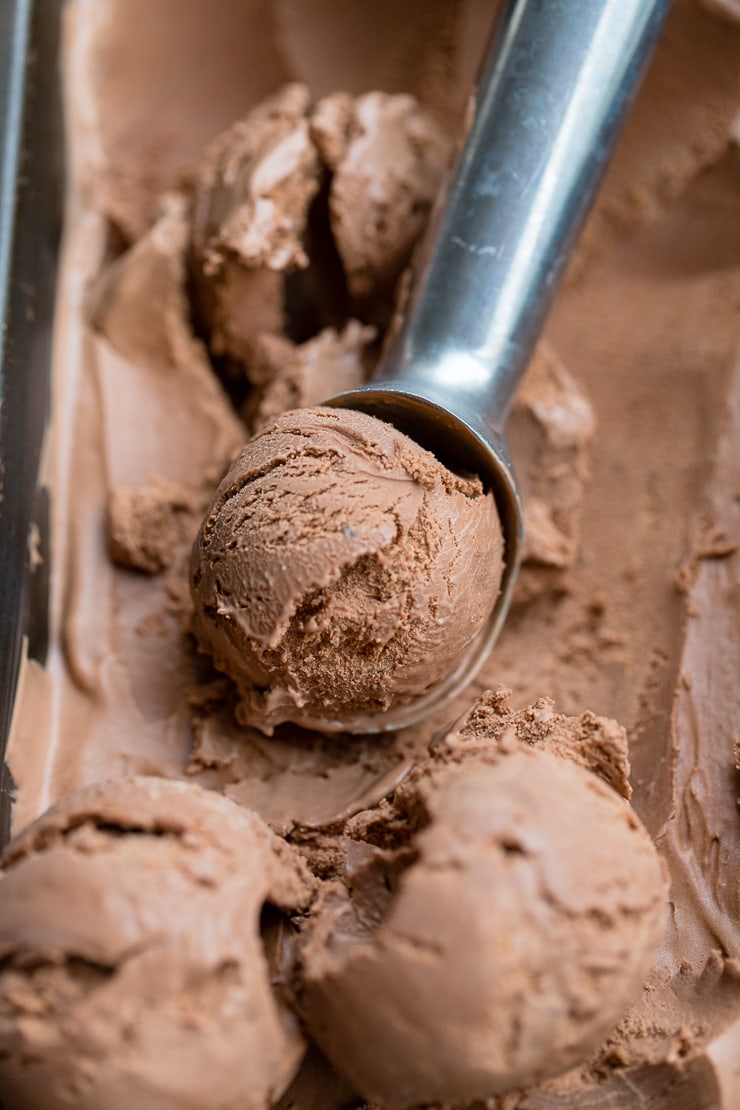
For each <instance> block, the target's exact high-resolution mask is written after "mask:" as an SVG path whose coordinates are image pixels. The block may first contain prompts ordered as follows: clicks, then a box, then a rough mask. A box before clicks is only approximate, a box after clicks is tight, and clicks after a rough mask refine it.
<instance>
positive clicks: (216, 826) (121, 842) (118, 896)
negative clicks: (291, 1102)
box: [0, 777, 312, 1110]
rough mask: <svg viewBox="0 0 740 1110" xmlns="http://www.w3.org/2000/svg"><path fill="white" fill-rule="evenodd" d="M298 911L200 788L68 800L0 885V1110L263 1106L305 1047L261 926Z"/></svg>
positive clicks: (254, 838) (156, 787)
mask: <svg viewBox="0 0 740 1110" xmlns="http://www.w3.org/2000/svg"><path fill="white" fill-rule="evenodd" d="M311 896H312V880H311V879H310V877H309V875H308V873H307V871H306V869H305V866H304V865H303V864H302V863H301V862H300V861H299V860H298V858H297V857H296V856H294V855H293V853H292V850H291V849H290V848H289V847H288V846H287V845H286V844H285V843H284V842H283V841H279V840H278V839H277V838H276V837H275V836H274V835H273V834H272V833H271V832H270V830H269V829H268V828H267V826H266V825H265V824H264V823H263V821H262V820H261V819H260V818H259V817H257V816H256V815H255V814H252V813H250V812H248V811H246V810H242V809H240V808H239V807H238V806H236V805H234V804H233V803H232V802H229V801H228V800H227V799H225V798H223V797H221V796H219V795H216V794H213V793H211V792H208V791H204V790H202V789H201V788H200V787H197V786H194V785H190V784H183V783H175V782H167V781H165V780H161V779H147V778H135V777H134V778H129V779H121V780H118V781H114V782H109V783H104V784H102V785H99V786H94V787H91V788H88V789H85V790H82V791H79V792H78V793H76V794H73V795H69V796H68V797H67V798H66V799H64V800H63V801H62V802H61V803H59V804H58V805H56V806H55V807H54V808H53V809H51V810H49V811H48V812H47V813H46V814H44V816H42V817H41V818H40V819H39V820H38V821H36V822H35V823H34V824H32V825H30V826H29V827H28V828H27V829H26V830H25V832H23V833H21V835H20V836H19V837H18V838H16V839H15V840H14V841H13V842H12V843H11V845H10V846H9V848H8V849H7V851H6V853H5V856H4V859H3V863H2V870H1V871H0V1091H2V1103H3V1107H4V1108H5V1110H15V1108H18V1110H21V1108H23V1110H28V1108H29V1107H33V1108H34V1110H50V1108H54V1110H56V1108H61V1107H64V1108H69V1107H72V1106H73V1107H75V1110H103V1108H105V1110H131V1108H132V1107H137V1108H138V1107H146V1108H147V1110H160V1108H168V1110H185V1108H188V1110H201V1108H203V1110H206V1108H207V1110H210V1108H211V1107H216V1106H218V1107H223V1108H224V1110H226V1108H233V1110H258V1108H263V1107H266V1106H268V1105H271V1104H272V1102H273V1100H274V1099H275V1098H276V1097H278V1096H279V1095H280V1094H281V1093H282V1091H283V1090H284V1089H285V1087H286V1086H287V1085H288V1084H289V1082H290V1080H291V1079H292V1077H293V1074H294V1073H295V1071H296V1070H297V1067H298V1064H299V1062H300V1060H301V1057H302V1055H303V1049H304V1045H303V1041H302V1038H301V1036H300V1034H299V1032H298V1029H297V1027H296V1024H295V1020H294V1018H293V1017H292V1015H291V1013H290V1012H289V1011H288V1010H287V1008H286V1007H285V1006H284V1005H283V1004H281V1003H280V1002H279V1000H278V998H277V997H276V995H275V993H274V992H273V990H272V989H271V985H270V970H269V968H268V962H267V958H266V955H265V947H264V944H263V938H262V936H261V932H260V918H261V914H262V911H263V908H264V907H265V906H266V905H268V904H269V905H273V906H275V907H280V909H282V910H285V911H291V910H294V909H296V908H298V907H305V906H306V905H307V903H308V902H309V901H310V899H311ZM275 916H276V917H277V913H276V915H275Z"/></svg>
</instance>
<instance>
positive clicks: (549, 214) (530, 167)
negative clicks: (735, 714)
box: [327, 0, 670, 727]
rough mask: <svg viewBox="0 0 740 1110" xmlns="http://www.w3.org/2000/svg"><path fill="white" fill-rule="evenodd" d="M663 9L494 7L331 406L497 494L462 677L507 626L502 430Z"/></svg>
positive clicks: (656, 5) (515, 524)
mask: <svg viewBox="0 0 740 1110" xmlns="http://www.w3.org/2000/svg"><path fill="white" fill-rule="evenodd" d="M669 7H670V0H510V2H509V3H507V4H504V5H503V6H502V12H501V17H500V20H499V22H498V24H497V26H496V28H495V29H494V33H493V36H492V39H491V44H490V46H489V49H488V51H487V54H486V59H485V62H484V65H483V67H482V70H481V74H480V78H479V81H478V84H477V87H476V89H475V90H474V92H473V94H472V96H471V99H470V103H469V108H468V117H467V118H468V132H467V137H466V138H465V141H464V145H463V147H462V149H461V152H460V155H459V157H458V159H457V161H456V163H455V166H454V168H453V171H452V173H451V174H450V177H449V181H448V183H447V186H446V188H445V187H443V189H442V190H441V192H440V195H439V197H438V200H437V204H436V208H435V210H434V212H433V214H432V219H431V222H430V227H429V231H428V233H427V236H426V238H425V240H424V242H423V244H422V247H421V250H420V252H419V255H418V262H417V266H416V269H415V272H414V276H413V279H412V281H411V282H410V284H409V289H408V294H407V297H406V303H405V306H404V307H403V311H400V312H399V313H398V314H397V321H398V322H399V326H398V327H397V329H396V332H395V335H393V337H392V338H391V340H390V342H389V344H388V345H387V347H386V354H385V357H384V358H383V359H382V361H381V364H380V366H379V367H378V371H377V373H376V375H375V380H374V381H372V382H370V383H369V384H368V385H365V386H362V387H360V388H359V389H356V390H352V391H351V392H346V393H343V394H341V395H340V396H338V397H334V398H332V399H331V400H330V401H328V402H327V404H329V405H336V406H341V407H346V408H353V409H359V410H361V411H363V412H367V413H371V414H373V415H374V416H377V417H379V418H380V419H382V420H386V421H388V422H390V423H392V424H394V425H395V426H396V427H397V428H399V429H401V430H402V431H404V432H405V433H406V434H407V435H409V436H411V437H412V438H413V439H415V440H416V441H417V442H418V443H420V444H422V445H423V446H425V447H427V448H428V449H429V450H431V451H432V452H434V454H436V455H437V457H438V458H440V459H441V460H442V461H443V462H444V463H446V464H447V465H448V466H450V467H451V468H452V469H454V470H458V471H459V470H463V471H469V472H473V473H475V474H479V475H480V477H481V478H482V480H483V483H484V486H485V487H486V488H489V489H492V490H493V491H494V494H495V497H496V503H497V507H498V511H499V515H500V517H501V523H502V526H503V530H504V537H505V564H506V565H505V570H504V575H503V579H502V583H501V591H500V594H499V597H498V600H497V603H496V605H495V607H494V610H493V612H492V614H491V618H490V620H489V622H488V626H487V628H486V629H485V631H484V633H483V634H482V635H481V636H480V638H479V641H478V645H477V652H476V654H475V656H474V657H471V658H470V659H469V661H468V666H467V670H466V672H465V674H462V675H460V678H459V685H460V686H462V685H464V684H465V683H467V682H468V681H470V679H471V678H472V677H473V676H474V675H475V673H476V672H477V670H478V668H479V667H480V666H481V664H482V663H483V661H484V659H485V658H486V656H487V654H488V652H489V650H490V648H491V647H492V645H493V643H494V641H495V639H496V637H497V635H498V633H499V631H500V629H501V626H502V624H503V621H504V618H505V616H506V612H507V610H508V607H509V603H510V601H511V596H512V592H513V587H514V581H515V578H516V574H517V570H518V566H519V561H520V553H521V542H522V530H523V529H522V506H521V501H520V496H519V491H518V486H517V480H516V475H515V473H514V469H513V467H512V463H511V459H510V457H509V453H508V450H507V446H506V441H505V438H504V435H503V432H504V427H505V424H506V419H507V416H508V413H509V409H510V406H511V403H512V401H513V398H514V395H515V393H516V390H517V386H518V385H519V382H520V381H521V379H522V376H523V374H524V371H525V369H526V367H527V364H528V361H529V358H530V355H531V353H532V350H533V348H534V344H535V342H536V340H537V338H538V336H539V334H540V331H541V329H542V325H543V323H544V320H545V317H546V315H547V312H548V310H549V308H550V305H551V303H552V300H553V297H554V295H555V292H556V289H557V286H558V282H559V279H560V277H561V275H562V273H563V270H564V268H565V265H566V263H567V261H568V259H569V257H570V253H571V250H572V248H573V245H574V243H575V241H576V238H577V236H578V233H579V231H580V229H581V227H582V225H583V222H584V219H585V217H586V214H587V212H588V209H589V207H590V204H591V201H592V200H593V197H594V195H595V193H596V189H597V186H598V184H599V181H600V179H601V176H602V173H603V171H604V169H605V167H606V164H607V162H608V160H609V156H610V154H611V151H612V148H613V146H614V142H615V139H616V136H617V134H618V130H619V125H620V123H621V121H622V119H623V117H624V115H625V112H626V110H627V108H628V106H629V103H630V101H631V98H632V95H633V93H634V91H635V89H636V87H637V84H638V81H639V78H640V76H641V74H642V71H643V69H644V66H645V64H646V62H647V59H648V58H649V55H650V52H651V49H652V46H653V44H654V42H655V39H656V37H657V34H658V32H659V30H660V27H661V25H662V22H663V19H664V17H665V15H666V13H667V11H668V8H669ZM449 692H450V691H449V690H448V693H449ZM455 692H456V691H455ZM384 727H392V724H391V722H390V721H387V722H386V725H385V726H384Z"/></svg>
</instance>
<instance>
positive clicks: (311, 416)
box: [191, 408, 503, 731]
mask: <svg viewBox="0 0 740 1110" xmlns="http://www.w3.org/2000/svg"><path fill="white" fill-rule="evenodd" d="M502 568H503V539H502V534H501V526H500V523H499V519H498V515H497V512H496V505H495V502H494V500H493V495H492V494H490V493H486V492H485V491H484V490H483V487H482V485H481V483H480V480H479V479H477V478H474V477H460V476H457V475H455V474H453V473H452V472H451V471H449V470H447V468H446V467H444V466H443V465H442V464H441V463H440V462H438V461H437V459H436V458H435V457H434V456H433V455H432V454H430V452H428V451H425V450H424V449H423V448H421V447H419V446H418V445H417V444H416V443H414V441H413V440H411V439H409V438H408V436H405V435H403V434H402V433H400V432H398V431H396V429H395V428H393V427H392V426H391V425H389V424H385V423H384V422H383V421H380V420H377V419H376V418H375V417H372V416H369V415H366V414H365V413H360V412H354V411H352V410H345V409H332V408H315V409H302V410H295V411H292V412H288V413H286V414H284V415H283V416H280V417H278V419H277V420H275V421H274V423H272V424H271V425H268V426H267V427H265V428H264V429H263V430H262V432H260V433H259V434H258V435H256V436H255V437H254V438H253V439H252V440H251V441H250V442H249V444H248V445H247V446H246V447H245V448H244V450H243V451H242V453H241V454H240V455H239V458H238V459H237V461H236V462H235V463H234V465H233V466H232V467H231V469H230V470H229V472H228V474H227V475H226V477H225V478H224V480H223V482H222V483H221V485H220V486H219V489H218V491H217V492H216V496H215V498H214V500H213V503H212V504H211V506H210V508H209V509H208V511H207V513H206V517H205V520H204V523H203V525H202V527H201V529H200V532H199V534H198V538H197V540H196V543H195V546H194V548H193V558H192V564H191V587H192V591H193V598H194V602H195V629H196V632H197V635H198V638H199V640H200V641H201V643H202V644H203V645H204V647H205V648H206V649H207V650H209V651H210V652H211V653H212V654H213V657H214V661H215V663H216V665H217V666H218V667H219V669H221V670H223V671H226V673H227V674H229V675H230V676H231V677H232V678H233V679H234V680H235V682H236V684H237V686H238V688H239V693H240V696H241V701H240V704H239V707H238V710H237V715H238V717H239V719H240V720H241V721H243V723H244V724H252V725H256V726H257V727H259V728H263V729H265V730H271V729H272V728H273V727H274V726H275V725H278V724H281V723H282V722H284V721H294V722H296V723H297V724H303V725H307V726H308V727H311V726H312V725H313V726H316V725H318V726H322V725H323V727H326V728H331V727H332V726H335V723H336V725H338V726H339V728H340V729H341V728H344V729H347V728H349V729H350V730H353V731H367V730H368V729H372V727H373V723H374V717H375V716H376V715H378V714H382V713H383V712H386V711H388V710H394V709H396V708H397V707H399V706H404V705H407V704H409V703H410V702H413V701H414V699H418V698H421V697H423V696H424V695H427V694H429V693H433V692H434V691H435V689H436V688H437V687H444V686H445V684H446V683H447V681H448V680H449V678H450V676H451V675H453V674H454V672H455V671H457V670H458V669H459V667H460V666H461V665H464V661H465V659H466V656H467V655H468V654H469V652H470V649H471V646H474V645H475V642H476V639H477V638H478V637H479V636H480V634H481V632H482V631H483V630H484V628H485V625H486V622H487V621H488V620H489V618H490V615H491V612H492V610H493V607H494V604H495V601H496V597H497V595H498V591H499V585H500V581H501V574H502Z"/></svg>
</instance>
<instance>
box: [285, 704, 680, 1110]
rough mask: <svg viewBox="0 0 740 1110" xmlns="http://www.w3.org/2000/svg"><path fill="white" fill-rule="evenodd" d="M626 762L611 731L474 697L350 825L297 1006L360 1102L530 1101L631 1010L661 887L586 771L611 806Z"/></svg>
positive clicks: (642, 850)
mask: <svg viewBox="0 0 740 1110" xmlns="http://www.w3.org/2000/svg"><path fill="white" fill-rule="evenodd" d="M625 752H626V742H625V738H624V732H623V730H620V729H619V728H618V727H617V726H616V724H615V723H614V722H610V721H605V720H602V719H599V718H597V717H594V716H593V715H588V714H584V715H583V716H582V717H580V718H567V717H563V716H562V715H558V714H555V713H554V712H553V711H552V706H551V704H548V703H547V702H546V701H543V702H541V703H539V704H538V705H536V706H534V707H532V708H531V709H529V710H526V711H520V712H519V713H516V712H512V711H511V710H510V709H509V708H508V707H507V706H506V704H505V698H504V696H503V695H502V694H501V693H499V694H498V695H497V696H495V695H489V696H488V697H487V698H484V699H483V700H482V702H479V703H477V704H476V705H475V706H473V708H472V709H471V710H470V712H469V714H468V715H467V716H466V718H465V719H464V720H463V721H462V722H460V723H459V725H458V726H457V727H456V729H455V730H454V731H453V732H452V733H450V734H449V735H448V736H446V737H444V738H441V739H438V741H437V743H436V745H435V750H434V755H433V758H432V759H430V760H428V761H426V763H422V764H420V765H419V766H418V767H417V768H415V769H414V770H413V771H412V772H411V773H410V774H409V776H408V777H407V778H406V779H405V780H404V782H403V783H402V784H401V786H400V787H399V788H398V790H396V792H395V794H394V796H393V800H392V803H391V804H390V805H388V804H387V803H386V804H385V805H384V806H381V807H380V808H379V809H378V810H377V811H376V812H375V813H373V812H372V811H371V812H368V813H364V814H360V815H358V816H357V817H355V818H354V819H353V820H352V821H350V822H349V825H348V828H347V830H346V832H347V833H348V835H349V837H350V842H349V844H348V848H347V856H348V865H347V875H348V881H347V887H348V889H349V896H348V895H347V893H346V892H345V885H344V884H340V883H337V884H335V885H328V886H327V887H326V888H325V890H324V891H323V892H322V895H321V896H320V899H319V903H318V908H317V909H316V911H315V916H314V917H313V918H312V923H313V927H312V928H311V929H310V930H309V931H308V940H307V941H306V943H305V946H304V973H305V976H304V980H303V983H302V992H301V996H300V997H301V1003H302V1012H303V1016H304V1019H305V1021H306V1026H307V1028H308V1030H309V1032H310V1033H311V1034H312V1035H313V1036H314V1037H315V1038H316V1040H317V1041H318V1043H319V1044H320V1045H321V1047H322V1048H323V1049H324V1051H325V1052H326V1053H327V1055H328V1056H329V1058H330V1060H332V1062H333V1063H334V1064H335V1066H336V1067H337V1068H338V1069H339V1070H340V1071H341V1072H343V1073H344V1074H345V1075H346V1076H347V1078H348V1079H349V1080H350V1081H351V1082H352V1084H353V1086H355V1087H356V1088H357V1090H359V1091H360V1092H361V1093H362V1094H363V1095H364V1096H365V1097H366V1098H367V1099H368V1100H369V1101H370V1102H371V1103H378V1104H380V1105H382V1106H399V1107H406V1106H417V1105H440V1104H442V1105H447V1104H454V1105H457V1104H460V1103H467V1102H468V1101H470V1100H473V1099H476V1098H480V1099H484V1098H487V1097H490V1096H491V1095H494V1094H498V1093H502V1092H505V1091H509V1090H512V1089H515V1088H521V1087H525V1086H529V1085H531V1084H533V1083H536V1082H537V1081H538V1080H541V1079H543V1078H546V1077H547V1076H549V1075H555V1074H558V1073H559V1072H562V1071H565V1070H566V1069H567V1068H568V1067H569V1066H571V1065H573V1064H575V1063H577V1062H579V1061H581V1060H583V1059H584V1058H585V1057H586V1056H587V1055H588V1054H589V1052H590V1051H591V1050H593V1049H594V1048H596V1047H597V1045H598V1044H599V1042H600V1041H601V1039H602V1038H603V1037H604V1035H605V1034H607V1033H608V1032H609V1031H610V1029H611V1027H612V1026H613V1025H615V1024H616V1022H617V1021H618V1020H619V1018H620V1017H621V1016H622V1014H623V1013H624V1011H625V1010H626V1009H627V1007H628V1005H629V1004H630V1002H631V1001H633V1000H634V998H635V997H636V996H637V994H638V993H639V990H640V987H641V986H642V983H643V980H644V978H645V976H646V974H647V971H648V969H649V966H650V963H651V961H652V957H653V955H654V951H655V947H656V945H657V943H658V940H659V939H660V936H661V934H662V932H663V928H664V923H665V916H666V914H665V911H666V894H667V883H666V872H665V868H664V866H663V865H662V864H661V861H660V859H659V857H658V854H657V852H656V851H655V848H654V846H653V843H652V841H651V840H650V837H649V836H648V834H647V832H646V830H645V829H644V827H643V826H642V824H641V823H640V821H639V820H638V819H637V817H636V816H635V814H634V813H633V812H632V811H631V809H630V807H629V805H628V804H627V803H626V801H625V800H624V799H623V798H620V797H619V796H618V794H617V792H616V791H615V789H614V787H613V786H612V785H609V784H608V782H605V781H604V779H603V778H600V777H598V774H597V773H596V772H600V773H601V774H602V775H604V777H605V778H607V779H611V780H612V782H614V783H618V784H621V785H622V789H625V785H624V780H623V775H624V771H625ZM594 756H596V761H595V763H593V769H591V768H590V767H589V766H588V764H589V762H591V761H593V760H594ZM627 789H628V788H627ZM363 849H364V853H363ZM363 855H364V858H363ZM378 891H380V897H379V896H378ZM368 892H371V893H370V896H368ZM441 1000H444V1002H443V1003H442V1004H440V1003H441ZM349 1014H352V1015H353V1018H352V1020H351V1021H350V1020H348V1018H347V1015H349Z"/></svg>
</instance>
